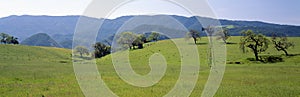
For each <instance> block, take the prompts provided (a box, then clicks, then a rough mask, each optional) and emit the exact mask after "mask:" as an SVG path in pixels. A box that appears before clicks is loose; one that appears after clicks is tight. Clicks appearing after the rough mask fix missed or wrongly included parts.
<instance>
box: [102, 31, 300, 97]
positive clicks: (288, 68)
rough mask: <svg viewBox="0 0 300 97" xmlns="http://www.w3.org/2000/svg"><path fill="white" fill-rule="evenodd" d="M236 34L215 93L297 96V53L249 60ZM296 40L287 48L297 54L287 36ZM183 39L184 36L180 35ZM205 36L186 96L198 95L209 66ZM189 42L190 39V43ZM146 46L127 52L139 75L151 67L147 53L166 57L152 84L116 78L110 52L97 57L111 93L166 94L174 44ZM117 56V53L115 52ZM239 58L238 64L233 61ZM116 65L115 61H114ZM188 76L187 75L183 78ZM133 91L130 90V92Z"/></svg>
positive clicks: (174, 65) (176, 70) (175, 60)
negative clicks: (164, 66) (195, 75)
mask: <svg viewBox="0 0 300 97" xmlns="http://www.w3.org/2000/svg"><path fill="white" fill-rule="evenodd" d="M239 39H240V37H231V38H230V39H229V40H228V41H229V42H231V43H233V44H230V45H227V63H230V64H227V66H226V71H225V75H224V77H223V81H222V84H221V85H220V88H219V90H218V91H217V93H216V95H215V96H216V97H239V96H245V97H262V96H264V97H269V96H272V97H285V96H299V94H300V92H299V91H300V87H299V85H300V83H299V81H300V79H299V77H298V76H299V74H300V71H299V68H300V60H298V59H299V58H300V56H294V57H283V58H284V60H285V62H278V63H260V62H251V61H249V60H247V58H253V57H254V56H253V54H252V53H250V52H249V53H245V54H243V53H242V51H241V50H239V45H238V44H234V43H238V42H239ZM290 39H291V41H294V42H295V43H296V47H295V49H290V50H289V52H290V53H292V54H299V53H300V50H299V49H297V48H299V47H300V42H299V40H300V38H299V37H297V38H290ZM181 40H182V41H184V39H181ZM207 40H208V39H207V38H202V39H201V41H200V43H199V44H200V45H198V52H199V56H200V59H199V60H200V63H201V65H200V73H199V79H198V81H197V85H196V86H195V89H194V91H193V92H192V94H191V96H190V97H200V96H201V93H202V91H203V88H204V85H205V83H206V81H207V79H208V75H209V71H210V68H209V66H208V65H207V63H208V62H207V61H208V58H207V55H208V54H207V47H208V44H207V42H208V41H207ZM191 44H192V43H191ZM147 45H148V46H147V47H145V48H144V49H141V50H132V51H130V52H129V60H130V65H131V66H132V68H133V70H134V71H135V72H136V73H138V74H141V75H147V74H148V73H149V72H150V71H151V68H150V66H149V65H148V64H149V59H150V57H151V56H152V55H153V54H155V53H159V54H162V55H163V56H164V58H165V59H166V61H167V66H168V67H167V70H166V73H165V75H164V77H163V78H162V79H161V80H160V81H159V82H158V83H157V84H155V85H154V86H151V87H147V88H141V87H135V86H131V85H129V84H128V83H126V82H124V81H123V80H122V79H120V77H119V75H118V74H117V73H116V71H115V70H116V69H115V68H114V65H112V64H113V63H112V61H111V58H112V57H111V55H109V56H106V57H103V58H101V59H97V64H98V69H99V72H100V73H101V78H102V79H104V81H105V83H106V84H107V85H108V87H110V89H111V90H112V91H114V93H116V94H117V95H119V96H124V97H136V96H145V97H146V96H147V97H148V96H150V97H161V96H164V95H165V94H167V93H168V92H169V91H170V90H171V89H172V88H173V87H174V85H175V84H176V82H177V80H178V76H179V74H180V72H181V60H180V58H181V57H180V55H179V52H178V49H177V48H176V45H175V44H174V43H173V42H172V41H170V40H164V41H158V42H156V43H151V44H147ZM271 47H272V45H271V46H270V48H269V49H268V51H267V52H266V53H263V54H271V55H282V54H283V53H282V52H278V51H276V50H275V49H274V48H271ZM115 55H116V56H119V55H118V54H115ZM231 62H233V64H232V63H231ZM235 62H240V63H241V64H235ZM115 65H116V64H115ZM184 80H189V79H184ZM133 91H134V92H133Z"/></svg>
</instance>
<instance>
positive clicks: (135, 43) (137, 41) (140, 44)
mask: <svg viewBox="0 0 300 97" xmlns="http://www.w3.org/2000/svg"><path fill="white" fill-rule="evenodd" d="M145 41H146V37H145V35H143V34H139V35H137V38H135V40H134V41H133V42H132V46H133V49H135V46H138V49H142V48H144V46H143V45H144V42H145Z"/></svg>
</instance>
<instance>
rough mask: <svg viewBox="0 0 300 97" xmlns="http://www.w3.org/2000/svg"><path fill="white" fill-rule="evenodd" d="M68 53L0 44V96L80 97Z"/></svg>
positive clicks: (69, 52) (56, 49)
mask: <svg viewBox="0 0 300 97" xmlns="http://www.w3.org/2000/svg"><path fill="white" fill-rule="evenodd" d="M70 54H71V50H67V49H60V48H48V47H31V46H20V45H0V87H1V88H0V96H8V97H24V96H29V97H41V96H63V95H64V96H65V95H69V96H73V97H74V96H82V94H81V91H80V88H79V86H78V84H77V81H76V78H75V76H74V72H73V66H72V59H71V57H70V56H71V55H70Z"/></svg>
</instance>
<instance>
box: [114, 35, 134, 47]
mask: <svg viewBox="0 0 300 97" xmlns="http://www.w3.org/2000/svg"><path fill="white" fill-rule="evenodd" d="M118 37H119V39H118V40H117V42H118V44H120V45H122V46H123V47H125V48H129V49H133V45H132V43H133V41H135V40H136V38H137V35H136V34H134V33H132V32H123V33H121V34H120V35H119V36H118Z"/></svg>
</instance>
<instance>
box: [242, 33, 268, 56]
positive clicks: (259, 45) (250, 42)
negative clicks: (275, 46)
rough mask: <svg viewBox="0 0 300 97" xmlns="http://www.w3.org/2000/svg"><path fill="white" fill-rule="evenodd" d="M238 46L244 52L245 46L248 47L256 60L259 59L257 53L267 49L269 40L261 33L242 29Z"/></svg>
mask: <svg viewBox="0 0 300 97" xmlns="http://www.w3.org/2000/svg"><path fill="white" fill-rule="evenodd" d="M242 35H243V37H242V38H241V43H240V48H241V49H242V50H243V51H244V52H245V51H246V48H250V49H251V50H252V51H253V53H254V55H255V59H256V61H258V60H259V57H258V53H261V52H265V51H266V50H267V49H268V45H269V40H268V39H267V38H266V37H265V36H264V35H262V34H255V33H254V32H253V31H252V30H246V31H242Z"/></svg>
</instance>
